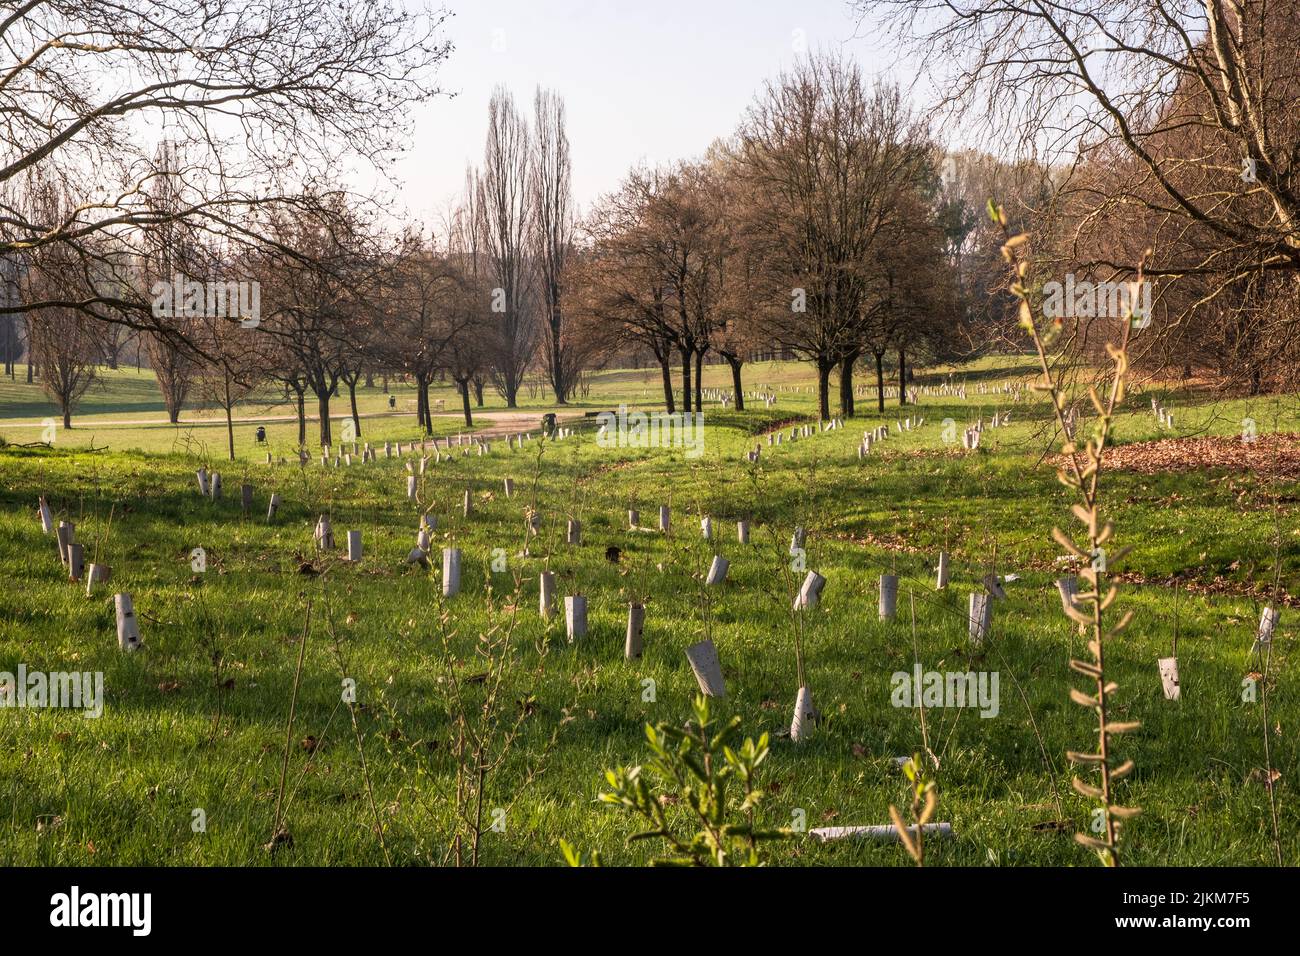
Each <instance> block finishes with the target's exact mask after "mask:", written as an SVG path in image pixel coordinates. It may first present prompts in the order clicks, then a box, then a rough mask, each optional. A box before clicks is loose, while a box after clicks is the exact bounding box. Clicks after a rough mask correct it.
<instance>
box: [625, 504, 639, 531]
mask: <svg viewBox="0 0 1300 956" xmlns="http://www.w3.org/2000/svg"><path fill="white" fill-rule="evenodd" d="M640 524H641V512H639V511H637V510H636V509H635V508H629V509H628V510H627V526H628V527H629V528H636V527H638V526H639V525H640Z"/></svg>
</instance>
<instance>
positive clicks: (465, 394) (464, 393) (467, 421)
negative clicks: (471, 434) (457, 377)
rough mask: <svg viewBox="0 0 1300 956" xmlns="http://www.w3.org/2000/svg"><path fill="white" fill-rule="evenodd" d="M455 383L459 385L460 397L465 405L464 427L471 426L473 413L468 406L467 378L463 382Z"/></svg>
mask: <svg viewBox="0 0 1300 956" xmlns="http://www.w3.org/2000/svg"><path fill="white" fill-rule="evenodd" d="M457 384H458V385H460V397H461V399H462V401H463V402H464V405H465V427H466V428H473V427H474V415H473V414H472V413H471V412H470V408H469V379H466V380H465V381H463V382H458V383H457Z"/></svg>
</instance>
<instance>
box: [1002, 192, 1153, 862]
mask: <svg viewBox="0 0 1300 956" xmlns="http://www.w3.org/2000/svg"><path fill="white" fill-rule="evenodd" d="M989 214H990V216H991V217H992V219H993V221H994V223H995V224H997V225H998V226H1000V227H1001V228H1002V230H1003V234H1004V236H1005V237H1006V238H1005V242H1004V244H1003V246H1002V256H1003V258H1004V259H1005V260H1006V262H1007V263H1008V265H1010V266H1011V267H1012V269H1013V270H1014V273H1015V277H1014V279H1013V281H1012V283H1011V289H1010V291H1011V293H1012V294H1013V295H1015V297H1016V298H1017V299H1018V300H1019V302H1020V327H1021V328H1022V329H1024V331H1025V332H1026V333H1027V334H1028V335H1029V337H1030V339H1031V340H1032V341H1033V345H1034V351H1035V352H1036V353H1037V357H1038V362H1039V366H1040V368H1041V369H1042V373H1043V376H1042V378H1041V379H1040V380H1039V381H1037V382H1035V383H1034V384H1033V386H1032V387H1033V389H1034V390H1035V391H1039V392H1045V393H1047V396H1048V398H1050V399H1051V403H1052V412H1053V414H1054V415H1055V417H1056V423H1057V426H1058V427H1059V428H1060V429H1061V432H1062V434H1063V435H1064V444H1063V445H1062V447H1061V455H1062V457H1063V458H1064V460H1065V464H1064V465H1063V466H1062V467H1061V468H1060V469H1059V470H1058V471H1057V477H1058V479H1059V480H1060V482H1061V484H1063V485H1065V486H1066V487H1067V488H1069V489H1071V490H1072V491H1073V492H1074V493H1075V495H1076V496H1077V501H1076V503H1075V505H1074V507H1073V512H1074V516H1075V517H1076V518H1077V519H1078V520H1079V522H1080V523H1081V524H1082V525H1083V526H1084V529H1085V532H1086V534H1085V537H1086V539H1087V541H1086V544H1080V543H1079V542H1078V541H1076V540H1075V539H1073V538H1071V537H1070V536H1069V535H1068V534H1066V533H1065V532H1064V531H1062V530H1061V529H1060V528H1053V529H1052V537H1053V538H1055V539H1056V541H1057V543H1058V544H1060V545H1061V547H1063V548H1065V549H1066V550H1067V551H1068V552H1069V553H1070V554H1072V555H1073V556H1074V557H1076V558H1078V559H1079V560H1080V561H1081V562H1083V567H1082V570H1080V572H1079V576H1080V577H1082V578H1083V580H1084V581H1085V582H1086V583H1087V584H1088V585H1089V586H1090V588H1089V590H1087V591H1085V592H1081V593H1078V594H1074V595H1073V596H1072V597H1071V598H1070V599H1069V600H1068V601H1066V602H1064V605H1063V607H1064V611H1065V613H1066V615H1067V616H1068V617H1069V618H1070V619H1071V620H1072V621H1074V622H1075V623H1077V624H1078V625H1079V627H1080V630H1082V631H1083V632H1085V633H1087V634H1090V639H1089V640H1088V650H1089V651H1090V652H1091V654H1092V660H1091V661H1080V660H1071V661H1070V668H1071V669H1072V670H1074V671H1076V672H1077V673H1080V674H1082V675H1084V676H1085V677H1088V678H1090V679H1091V680H1092V681H1093V684H1094V693H1092V694H1086V693H1084V692H1083V691H1080V690H1078V689H1076V688H1071V689H1070V699H1071V700H1072V701H1074V702H1075V703H1076V704H1079V705H1081V706H1083V707H1087V708H1089V709H1090V710H1092V711H1093V712H1094V713H1095V714H1096V717H1097V750H1096V752H1095V753H1079V752H1076V751H1068V752H1067V753H1066V757H1067V758H1068V759H1069V760H1070V761H1071V762H1072V763H1074V764H1078V765H1083V766H1085V767H1093V768H1095V769H1096V771H1097V785H1096V786H1094V785H1093V784H1090V783H1085V782H1084V781H1083V780H1081V779H1080V778H1079V777H1074V778H1073V780H1072V781H1071V783H1072V784H1073V786H1074V789H1075V790H1076V791H1078V792H1079V793H1080V794H1082V795H1083V796H1085V797H1088V798H1091V799H1095V800H1097V801H1098V802H1099V803H1100V806H1098V807H1097V809H1096V810H1095V811H1094V816H1093V819H1094V821H1095V822H1094V825H1093V830H1094V833H1095V834H1096V835H1095V836H1094V835H1090V834H1087V833H1076V834H1075V835H1074V838H1075V840H1077V841H1078V842H1079V843H1081V844H1082V845H1083V846H1085V847H1088V848H1089V849H1090V850H1093V851H1094V852H1096V854H1097V857H1098V859H1100V860H1101V862H1102V863H1104V864H1106V865H1107V866H1118V865H1119V861H1120V860H1119V833H1120V827H1121V822H1122V821H1124V820H1129V819H1132V818H1133V817H1136V816H1137V815H1138V814H1139V813H1141V812H1142V810H1141V808H1140V807H1123V806H1119V805H1118V804H1117V803H1116V802H1115V784H1116V783H1117V782H1118V781H1119V780H1122V779H1123V778H1124V777H1126V776H1128V775H1129V774H1130V773H1132V772H1133V761H1132V760H1126V761H1124V762H1123V763H1122V764H1120V765H1119V766H1115V765H1114V764H1115V760H1116V758H1115V756H1114V754H1113V753H1112V746H1111V745H1112V740H1111V738H1112V737H1117V736H1119V735H1120V734H1125V733H1131V732H1132V731H1135V730H1137V729H1138V728H1139V727H1140V726H1141V725H1140V724H1139V723H1138V722H1137V721H1129V722H1121V721H1115V720H1112V719H1111V717H1110V714H1109V709H1108V704H1109V700H1110V696H1111V695H1112V694H1113V693H1114V692H1115V691H1116V690H1117V689H1118V685H1117V684H1115V683H1113V682H1110V681H1107V680H1106V660H1105V646H1106V642H1107V641H1109V640H1110V639H1111V638H1115V637H1118V636H1119V635H1120V634H1122V633H1123V632H1124V629H1125V628H1126V627H1128V624H1129V621H1130V620H1132V617H1133V612H1132V611H1128V612H1126V613H1125V614H1124V616H1123V617H1122V618H1121V619H1120V620H1119V622H1118V623H1116V624H1115V625H1114V626H1112V627H1111V628H1110V629H1109V630H1107V629H1106V626H1105V624H1104V622H1103V614H1104V613H1105V611H1107V610H1108V609H1109V608H1110V607H1111V605H1112V604H1114V602H1115V597H1116V594H1117V592H1116V589H1115V587H1114V585H1110V586H1106V581H1105V576H1106V569H1107V565H1108V563H1109V564H1113V563H1114V562H1116V561H1119V560H1120V559H1121V558H1123V557H1124V555H1125V554H1127V553H1128V552H1129V550H1131V549H1129V548H1123V549H1121V550H1120V551H1117V552H1115V553H1114V554H1113V555H1111V556H1110V558H1109V561H1108V560H1107V555H1106V552H1105V551H1104V550H1103V546H1104V545H1105V544H1106V543H1107V542H1108V541H1109V540H1110V539H1111V537H1112V535H1113V534H1114V525H1113V524H1112V523H1111V522H1110V521H1104V522H1103V520H1102V517H1101V471H1102V464H1103V459H1104V455H1105V450H1106V444H1107V442H1108V440H1109V439H1110V435H1111V426H1112V425H1113V423H1114V419H1115V410H1116V409H1117V408H1118V407H1119V406H1120V405H1121V404H1122V403H1123V401H1124V393H1125V382H1126V380H1127V377H1128V370H1129V359H1128V345H1129V334H1130V332H1131V331H1132V328H1133V321H1132V320H1133V317H1134V316H1133V313H1132V311H1131V309H1130V310H1128V311H1127V312H1126V314H1125V315H1124V317H1123V323H1122V324H1123V334H1122V335H1121V337H1120V342H1119V345H1118V346H1116V345H1114V344H1112V343H1110V342H1107V343H1106V353H1107V354H1108V355H1109V356H1110V360H1111V363H1112V367H1111V370H1110V374H1109V383H1108V385H1107V386H1106V387H1105V397H1104V398H1103V397H1102V396H1101V395H1100V394H1099V393H1098V391H1097V388H1096V387H1095V386H1094V387H1089V389H1088V397H1089V399H1090V400H1091V402H1092V406H1093V408H1094V409H1095V410H1096V413H1097V418H1096V421H1095V423H1094V424H1093V427H1092V433H1091V435H1089V436H1088V438H1087V439H1086V440H1085V441H1084V442H1083V444H1082V446H1080V444H1079V443H1078V442H1077V441H1076V438H1075V423H1074V421H1073V416H1069V418H1067V415H1066V403H1067V398H1066V395H1065V392H1064V389H1063V388H1062V386H1061V380H1060V376H1059V374H1058V372H1059V369H1057V368H1056V367H1054V366H1053V363H1052V361H1051V359H1050V358H1049V357H1048V354H1047V350H1048V349H1049V348H1050V347H1051V345H1052V342H1053V341H1054V340H1055V337H1056V335H1057V334H1058V333H1059V325H1060V320H1057V321H1056V323H1054V324H1046V325H1044V324H1042V323H1040V321H1039V320H1038V318H1037V316H1036V315H1035V313H1034V309H1033V307H1032V306H1031V304H1030V292H1029V284H1030V281H1031V280H1030V269H1031V265H1032V262H1031V260H1030V258H1029V256H1028V254H1027V252H1026V245H1027V243H1028V240H1029V237H1028V236H1027V235H1026V234H1024V233H1021V234H1018V235H1014V236H1013V235H1011V234H1010V230H1009V228H1008V226H1007V219H1006V214H1005V213H1004V212H1003V210H1002V207H1000V206H995V205H994V204H993V202H992V201H990V202H989ZM1142 276H1143V266H1142V263H1139V264H1138V269H1137V274H1136V277H1135V279H1134V280H1133V283H1132V284H1131V290H1132V292H1133V294H1131V295H1129V296H1128V301H1129V302H1130V303H1131V302H1136V301H1139V297H1138V295H1137V294H1136V293H1137V292H1138V290H1139V289H1140V288H1141V285H1142V281H1143V278H1142Z"/></svg>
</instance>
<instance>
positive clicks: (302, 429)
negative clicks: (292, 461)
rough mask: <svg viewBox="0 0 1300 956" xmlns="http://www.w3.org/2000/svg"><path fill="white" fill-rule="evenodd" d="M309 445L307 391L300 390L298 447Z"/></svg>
mask: <svg viewBox="0 0 1300 956" xmlns="http://www.w3.org/2000/svg"><path fill="white" fill-rule="evenodd" d="M306 444H307V390H306V389H305V388H304V389H299V390H298V447H299V448H303V447H305V446H306Z"/></svg>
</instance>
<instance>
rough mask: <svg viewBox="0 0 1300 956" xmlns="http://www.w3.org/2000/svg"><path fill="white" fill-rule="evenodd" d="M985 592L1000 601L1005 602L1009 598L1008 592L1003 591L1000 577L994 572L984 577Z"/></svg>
mask: <svg viewBox="0 0 1300 956" xmlns="http://www.w3.org/2000/svg"><path fill="white" fill-rule="evenodd" d="M984 590H986V591H988V592H989V594H991V595H992V596H993V597H995V598H997V599H998V600H999V601H1005V600H1006V598H1007V592H1006V591H1004V590H1003V589H1002V582H1001V581H999V580H998V576H997V575H996V574H994V573H993V572H992V571H990V572H989V573H988V574H986V575H984Z"/></svg>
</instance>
